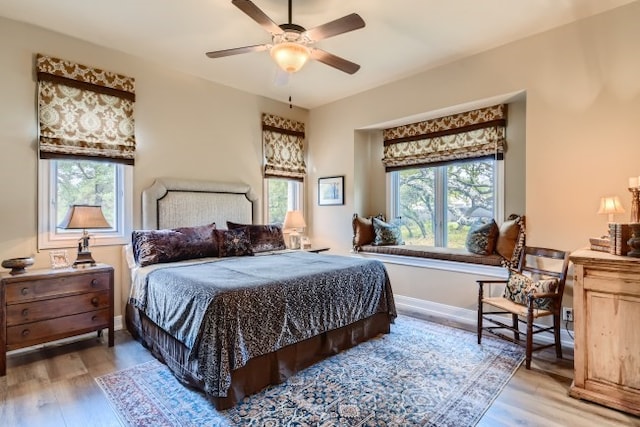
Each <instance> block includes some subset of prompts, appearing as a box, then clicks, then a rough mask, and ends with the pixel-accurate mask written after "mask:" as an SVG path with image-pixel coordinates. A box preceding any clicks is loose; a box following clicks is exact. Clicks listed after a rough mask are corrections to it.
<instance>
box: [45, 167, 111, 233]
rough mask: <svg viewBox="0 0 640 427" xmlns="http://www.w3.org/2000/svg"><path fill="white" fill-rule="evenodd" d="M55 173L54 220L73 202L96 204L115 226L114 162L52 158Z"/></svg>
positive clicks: (63, 213) (62, 214)
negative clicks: (55, 207)
mask: <svg viewBox="0 0 640 427" xmlns="http://www.w3.org/2000/svg"><path fill="white" fill-rule="evenodd" d="M53 162H55V176H56V194H55V197H56V206H57V207H58V209H56V218H57V221H56V223H57V224H59V223H60V221H62V219H63V218H64V216H65V214H66V212H67V209H68V208H69V206H71V205H74V204H86V205H98V206H101V207H102V212H103V213H104V217H105V218H106V220H107V222H108V223H109V224H110V225H111V227H112V228H115V226H116V221H117V218H116V191H117V188H116V184H117V181H116V167H117V165H116V164H115V163H110V162H95V161H88V160H54V161H53Z"/></svg>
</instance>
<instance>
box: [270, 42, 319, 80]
mask: <svg viewBox="0 0 640 427" xmlns="http://www.w3.org/2000/svg"><path fill="white" fill-rule="evenodd" d="M270 53H271V57H272V58H273V60H274V61H276V64H278V66H279V67H280V68H282V69H283V70H284V71H286V72H287V73H295V72H297V71H299V70H300V69H301V68H302V67H303V66H304V64H305V63H306V62H307V60H308V59H309V56H311V51H310V50H309V48H308V47H307V46H305V45H303V44H300V43H295V42H282V43H277V44H275V45H273V47H272V48H271V51H270Z"/></svg>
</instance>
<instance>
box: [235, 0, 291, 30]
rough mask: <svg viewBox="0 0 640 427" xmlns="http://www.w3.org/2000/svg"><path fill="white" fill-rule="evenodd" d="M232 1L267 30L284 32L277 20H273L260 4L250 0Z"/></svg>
mask: <svg viewBox="0 0 640 427" xmlns="http://www.w3.org/2000/svg"><path fill="white" fill-rule="evenodd" d="M231 3H232V4H233V5H234V6H235V7H237V8H238V9H240V10H241V11H243V12H244V13H246V14H247V15H248V16H249V18H251V19H253V20H254V21H256V22H257V23H258V24H260V25H261V26H262V28H264V29H265V30H267V31H268V32H270V33H271V34H282V28H280V27H279V26H278V25H277V24H276V23H275V22H273V21H272V20H271V18H269V17H268V16H267V15H266V14H265V13H264V12H263V11H262V10H260V8H259V7H258V6H256V5H255V4H253V2H251V1H249V0H231Z"/></svg>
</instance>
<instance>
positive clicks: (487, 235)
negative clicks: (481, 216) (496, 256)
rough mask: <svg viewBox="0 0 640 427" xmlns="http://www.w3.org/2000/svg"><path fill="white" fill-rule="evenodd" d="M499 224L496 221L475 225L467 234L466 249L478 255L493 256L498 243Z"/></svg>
mask: <svg viewBox="0 0 640 427" xmlns="http://www.w3.org/2000/svg"><path fill="white" fill-rule="evenodd" d="M498 234H499V230H498V224H496V222H495V221H494V220H491V222H489V223H486V224H485V223H479V224H474V225H473V226H472V227H471V229H470V230H469V234H467V240H466V245H465V246H466V248H467V250H468V251H469V252H471V253H473V254H478V255H491V254H492V253H493V251H494V250H495V247H496V242H497V241H498Z"/></svg>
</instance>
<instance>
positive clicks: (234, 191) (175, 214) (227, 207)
mask: <svg viewBox="0 0 640 427" xmlns="http://www.w3.org/2000/svg"><path fill="white" fill-rule="evenodd" d="M258 208H259V206H258V197H257V196H256V195H255V194H254V193H253V192H252V191H251V187H250V186H249V185H248V184H244V183H227V182H213V181H195V180H185V179H174V178H158V179H156V180H155V182H154V183H153V185H151V187H148V188H147V189H145V190H144V191H143V192H142V228H143V229H145V230H158V229H167V228H177V227H193V226H198V225H204V224H210V223H212V222H215V223H216V225H217V226H218V228H226V222H227V221H233V222H237V223H243V224H252V223H253V220H254V219H255V218H258V215H259V214H258Z"/></svg>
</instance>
